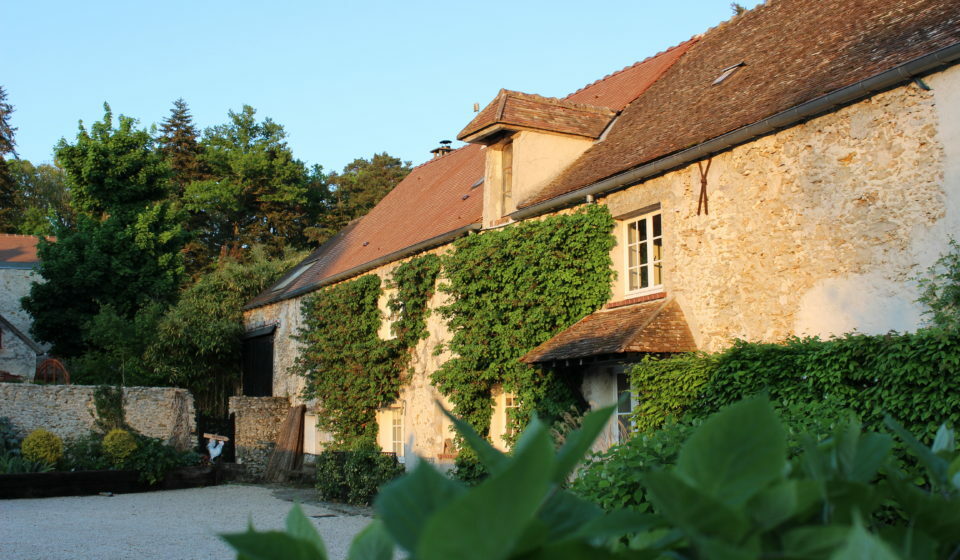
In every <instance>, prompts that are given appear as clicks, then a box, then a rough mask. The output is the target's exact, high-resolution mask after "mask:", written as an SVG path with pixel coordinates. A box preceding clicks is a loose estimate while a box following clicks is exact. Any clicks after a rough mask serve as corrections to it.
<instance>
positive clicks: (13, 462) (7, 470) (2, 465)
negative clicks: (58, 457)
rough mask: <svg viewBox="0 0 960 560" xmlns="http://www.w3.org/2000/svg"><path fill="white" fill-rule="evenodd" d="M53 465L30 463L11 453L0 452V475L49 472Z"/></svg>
mask: <svg viewBox="0 0 960 560" xmlns="http://www.w3.org/2000/svg"><path fill="white" fill-rule="evenodd" d="M52 470H53V465H50V464H48V463H42V462H37V461H30V460H29V459H26V458H24V457H22V456H20V455H19V454H14V453H13V452H12V451H0V474H22V473H35V472H49V471H52Z"/></svg>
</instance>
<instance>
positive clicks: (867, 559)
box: [830, 520, 900, 560]
mask: <svg viewBox="0 0 960 560" xmlns="http://www.w3.org/2000/svg"><path fill="white" fill-rule="evenodd" d="M899 558H900V557H899V556H897V554H896V553H895V552H894V551H893V549H891V548H890V546H889V545H888V544H887V543H885V542H883V541H882V540H880V537H877V536H875V535H871V534H870V533H868V532H867V530H866V529H865V528H864V527H863V524H862V523H860V522H859V520H858V521H857V522H856V523H855V524H854V526H853V528H852V529H850V532H849V533H848V535H847V541H846V543H844V545H843V546H842V547H840V548H839V549H838V550H837V551H836V552H834V553H833V555H831V556H830V559H831V560H898V559H899Z"/></svg>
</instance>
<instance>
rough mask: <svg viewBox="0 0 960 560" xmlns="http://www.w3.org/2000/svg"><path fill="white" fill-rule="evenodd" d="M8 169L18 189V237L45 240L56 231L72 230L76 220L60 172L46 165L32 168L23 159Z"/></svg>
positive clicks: (9, 164) (61, 171) (13, 162)
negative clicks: (32, 236) (42, 238)
mask: <svg viewBox="0 0 960 560" xmlns="http://www.w3.org/2000/svg"><path fill="white" fill-rule="evenodd" d="M7 165H8V167H9V169H10V171H11V174H12V175H13V178H14V182H15V183H16V187H17V195H18V198H17V202H16V207H17V208H19V213H20V215H19V217H18V220H17V233H20V234H23V235H44V236H45V235H53V233H54V230H55V229H57V228H58V227H61V228H70V227H72V225H73V223H74V222H75V221H76V217H75V215H74V211H73V208H72V207H71V206H70V190H69V189H68V188H67V184H66V177H65V176H64V173H63V169H61V168H60V167H58V166H56V165H49V164H46V163H42V164H40V165H36V166H35V165H33V164H32V163H30V162H29V161H28V160H25V159H20V160H13V161H10V162H7Z"/></svg>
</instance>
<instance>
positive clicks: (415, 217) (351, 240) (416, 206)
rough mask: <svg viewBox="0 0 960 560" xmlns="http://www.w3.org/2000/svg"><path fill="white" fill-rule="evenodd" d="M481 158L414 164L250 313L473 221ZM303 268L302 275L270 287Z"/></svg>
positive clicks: (479, 205) (469, 152)
mask: <svg viewBox="0 0 960 560" xmlns="http://www.w3.org/2000/svg"><path fill="white" fill-rule="evenodd" d="M483 165H484V157H483V153H482V151H481V149H480V146H475V145H470V146H466V147H463V148H460V149H458V150H454V151H452V152H450V153H449V154H447V155H445V156H442V157H439V158H435V159H432V160H430V161H428V162H426V163H424V164H423V165H420V166H417V167H416V168H414V169H413V171H411V172H410V174H409V175H407V177H406V178H405V179H404V180H403V181H401V182H400V184H398V185H397V186H396V187H394V189H393V190H392V191H390V193H388V194H387V196H385V197H384V198H383V200H381V201H380V203H379V204H377V205H376V206H375V207H374V208H373V209H372V210H371V211H370V212H369V213H368V214H367V215H366V216H364V217H362V218H360V219H359V220H356V221H355V222H354V223H352V224H351V225H349V226H348V227H347V228H345V229H344V230H343V231H341V232H340V233H339V234H337V236H336V237H334V238H333V239H331V240H330V241H328V242H327V243H325V244H324V245H323V246H321V247H320V248H318V249H317V250H316V251H314V252H313V254H311V255H310V256H309V257H307V259H305V260H304V262H303V263H301V265H299V266H297V267H296V268H294V269H293V270H292V271H291V272H289V273H288V274H287V275H285V276H284V278H282V279H281V280H280V281H279V282H277V283H276V284H275V285H274V286H273V287H270V288H267V290H265V291H264V292H263V293H261V294H260V295H258V296H257V297H256V298H254V299H253V300H251V301H250V303H248V304H247V306H246V308H247V309H251V308H253V307H258V306H261V305H265V304H267V303H271V302H274V301H279V300H282V299H287V298H289V297H295V296H296V295H299V294H301V293H304V292H305V291H309V290H311V289H315V288H317V287H319V285H320V284H321V283H322V282H323V281H324V280H328V279H330V278H331V277H333V276H335V275H337V274H340V273H343V272H346V271H348V270H350V269H353V268H354V267H358V266H361V265H365V264H367V263H370V262H372V261H375V260H377V259H379V258H381V257H386V256H388V255H391V254H394V253H396V252H398V251H401V250H403V249H406V248H408V247H411V246H413V245H417V244H419V243H421V242H424V241H427V240H430V239H432V238H435V237H438V236H441V235H444V234H447V233H450V232H453V231H456V230H458V229H461V228H464V227H467V226H469V225H471V224H475V223H479V222H480V221H481V218H482V213H483V189H482V188H480V186H479V185H477V180H478V179H479V178H481V177H483ZM303 265H310V266H309V267H308V268H307V269H306V270H305V271H302V272H300V273H299V275H298V276H297V277H296V278H295V279H293V280H292V281H291V282H289V283H287V284H286V285H285V286H283V287H282V288H281V289H279V290H278V289H276V286H279V285H280V284H282V283H283V282H284V280H285V279H286V278H289V277H290V276H291V275H293V274H297V273H298V272H299V271H300V269H301V268H302V266H303Z"/></svg>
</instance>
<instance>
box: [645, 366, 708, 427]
mask: <svg viewBox="0 0 960 560" xmlns="http://www.w3.org/2000/svg"><path fill="white" fill-rule="evenodd" d="M715 369H716V358H715V357H714V356H712V355H710V354H704V353H702V352H690V353H687V354H679V355H676V356H673V357H671V358H669V359H659V358H657V357H656V356H652V355H647V356H644V358H643V359H642V360H641V361H640V363H638V364H637V365H635V366H634V367H633V369H632V370H630V385H631V386H632V387H633V388H634V390H635V391H636V401H637V405H636V407H634V412H633V426H634V429H636V431H638V432H650V431H653V430H658V429H660V428H661V427H663V425H664V423H666V422H667V420H668V419H669V418H671V417H673V418H678V417H679V416H682V415H683V414H684V413H685V412H686V411H687V409H689V408H690V407H691V406H693V405H694V404H695V403H696V401H697V398H698V397H699V396H700V393H701V392H702V390H703V386H704V385H705V384H706V383H707V382H708V381H709V380H710V378H711V376H712V375H713V372H714V370H715Z"/></svg>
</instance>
